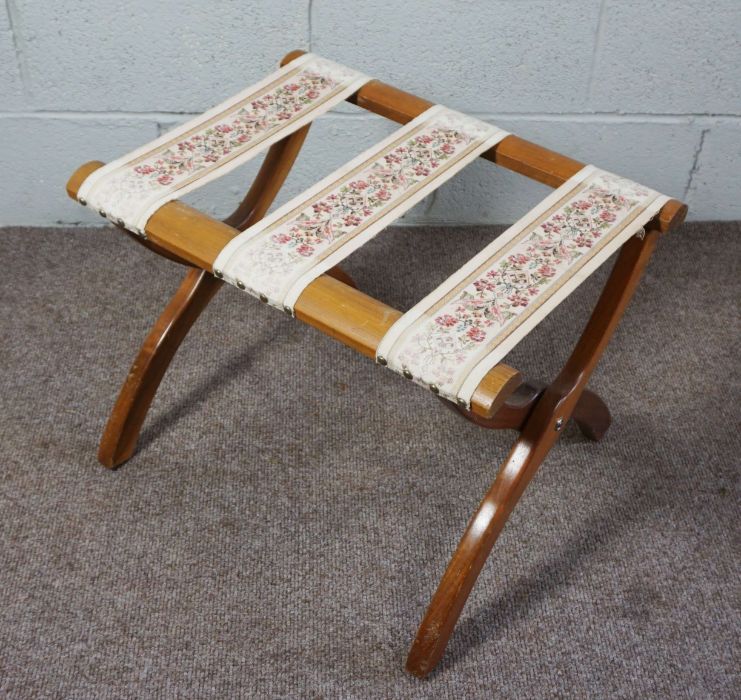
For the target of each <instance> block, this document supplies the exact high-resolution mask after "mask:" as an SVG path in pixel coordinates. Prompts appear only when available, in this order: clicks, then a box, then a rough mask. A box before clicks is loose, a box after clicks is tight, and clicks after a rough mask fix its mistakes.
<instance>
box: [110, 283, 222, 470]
mask: <svg viewBox="0 0 741 700" xmlns="http://www.w3.org/2000/svg"><path fill="white" fill-rule="evenodd" d="M222 284H223V283H222V282H221V280H217V279H216V278H215V277H213V276H212V275H211V274H209V273H208V272H205V271H203V270H195V269H191V270H189V271H188V272H187V274H186V275H185V278H184V279H183V281H182V282H181V284H180V288H179V289H178V291H177V292H176V293H175V296H173V298H172V299H171V300H170V303H169V304H168V305H167V307H165V310H164V311H163V312H162V315H161V316H160V317H159V318H158V319H157V322H156V323H155V324H154V327H153V328H152V330H151V331H150V332H149V335H148V336H147V339H146V340H145V341H144V344H143V345H142V347H141V349H140V350H139V354H138V355H137V357H136V360H134V364H133V365H132V367H131V369H130V370H129V374H128V376H127V377H126V381H125V382H124V385H123V387H122V388H121V392H120V393H119V395H118V400H117V401H116V404H115V406H114V407H113V411H112V412H111V415H110V417H109V418H108V423H107V425H106V427H105V430H104V432H103V437H102V439H101V441H100V447H99V448H98V460H99V461H100V463H101V464H102V465H103V466H106V467H110V468H113V467H117V466H119V465H120V464H123V462H125V461H126V460H127V459H129V458H130V457H131V455H132V454H134V450H135V449H136V443H137V441H138V439H139V432H140V431H141V427H142V423H144V419H145V418H146V415H147V411H148V410H149V406H150V404H151V403H152V399H153V398H154V395H155V394H156V393H157V389H158V387H159V385H160V382H161V381H162V377H164V375H165V372H166V371H167V368H168V367H169V366H170V362H171V361H172V358H173V357H174V356H175V353H176V352H177V349H178V348H179V347H180V343H182V342H183V339H184V338H185V336H186V335H187V333H188V331H189V330H190V327H191V326H192V325H193V324H194V323H195V321H196V319H197V318H198V316H200V314H201V312H202V311H203V309H205V308H206V306H207V304H208V302H209V301H211V298H212V297H213V296H214V294H216V292H217V291H218V290H219V288H220V287H221V285H222Z"/></svg>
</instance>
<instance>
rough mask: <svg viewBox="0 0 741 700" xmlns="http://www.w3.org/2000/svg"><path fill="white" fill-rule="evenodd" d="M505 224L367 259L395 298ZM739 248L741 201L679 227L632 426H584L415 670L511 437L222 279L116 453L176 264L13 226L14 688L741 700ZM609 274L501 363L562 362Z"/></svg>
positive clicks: (641, 365)
mask: <svg viewBox="0 0 741 700" xmlns="http://www.w3.org/2000/svg"><path fill="white" fill-rule="evenodd" d="M491 236H492V230H488V231H487V230H484V229H481V230H462V229H453V230H450V229H449V230H443V229H394V230H392V231H389V232H387V233H386V234H384V235H382V236H380V237H379V239H377V240H376V241H374V242H373V243H372V244H371V245H369V246H368V247H367V249H364V250H363V251H361V252H360V253H359V254H357V255H355V256H353V259H352V261H351V262H350V264H349V266H348V267H349V269H350V271H351V272H352V273H353V274H354V275H355V276H356V278H357V281H358V282H359V284H360V286H361V288H363V289H365V290H366V291H369V292H370V293H373V294H375V295H377V296H379V297H381V298H383V299H384V300H386V301H388V302H389V303H392V304H395V305H397V306H398V307H400V308H405V307H408V306H409V305H410V304H411V303H412V302H414V301H415V300H417V299H418V298H420V297H421V296H422V295H423V294H424V293H425V292H426V291H428V290H429V289H431V288H432V287H433V285H435V284H437V283H438V282H439V281H440V280H441V279H443V278H444V277H445V276H446V275H447V274H449V273H450V272H452V271H453V270H454V269H455V268H456V267H457V266H458V265H459V264H460V263H462V262H463V261H464V260H465V259H467V258H468V257H470V255H472V254H473V253H474V252H475V251H476V250H478V249H480V248H481V247H482V246H483V245H484V244H485V243H486V242H487V241H488V240H490V238H491ZM740 258H741V227H739V226H738V225H736V224H722V225H721V224H702V225H700V224H695V225H687V226H685V227H684V228H683V229H682V230H681V231H679V232H678V233H676V234H672V235H671V236H669V237H667V238H666V239H665V240H663V241H662V243H661V245H660V247H659V249H658V251H657V254H656V255H655V257H654V260H653V261H652V264H651V267H650V269H649V271H648V273H647V276H646V278H645V280H644V283H643V285H642V286H641V288H640V290H639V293H638V295H637V298H636V299H635V300H634V302H633V304H632V305H631V307H630V309H629V311H628V314H627V316H626V319H625V321H624V322H623V324H622V325H621V327H620V329H619V331H618V333H617V335H616V337H615V339H614V341H613V343H612V345H611V346H610V348H609V350H608V352H607V355H606V357H605V359H604V360H603V362H602V364H601V366H600V367H599V368H598V371H597V373H596V376H595V377H594V380H593V382H592V386H593V388H595V389H596V390H597V391H599V392H600V393H602V394H603V395H604V396H605V397H606V398H607V400H608V403H609V405H610V408H611V410H612V413H613V419H614V422H613V426H612V428H611V429H610V431H609V433H608V434H607V436H606V438H605V440H604V441H603V442H602V443H599V444H596V443H591V442H588V441H586V440H585V439H584V438H582V437H581V436H580V435H579V434H578V432H577V431H576V430H575V429H573V428H572V427H569V428H568V429H567V430H566V431H565V434H564V436H563V439H562V440H561V442H560V443H559V444H558V445H557V446H556V448H555V449H554V451H553V452H552V453H551V455H550V456H549V458H548V460H547V462H546V463H545V465H544V466H543V468H542V469H541V471H540V472H539V474H538V475H537V477H536V478H535V480H534V481H533V483H532V484H531V486H530V488H529V489H528V491H527V493H526V494H525V496H524V498H523V500H522V502H521V503H520V504H519V506H518V508H517V509H516V511H515V512H514V514H513V516H512V518H511V520H510V522H509V524H508V525H507V527H506V529H505V531H504V534H503V535H502V537H501V539H500V541H499V542H498V543H497V545H496V548H495V550H494V553H493V555H492V557H491V558H490V560H489V562H488V563H487V565H486V568H485V570H484V572H483V573H482V575H481V578H480V579H479V582H478V585H477V587H476V589H475V590H474V593H473V595H472V596H471V599H470V600H469V603H468V605H467V607H466V609H465V611H464V614H463V616H462V618H461V622H460V624H459V626H458V628H457V630H456V632H455V634H454V636H453V638H452V641H451V644H450V646H449V648H448V653H447V655H446V656H445V659H444V661H443V663H442V664H441V666H440V668H439V670H438V671H437V672H436V673H435V674H434V675H433V676H431V677H430V678H429V679H427V680H426V681H419V680H416V679H414V678H412V677H410V676H408V675H406V674H405V673H404V672H403V670H402V667H403V662H404V658H405V655H406V651H407V648H408V645H409V643H410V642H411V639H412V638H413V635H414V632H415V629H416V625H417V623H418V622H419V620H420V618H421V616H422V614H423V611H424V608H425V605H426V603H427V602H428V600H429V598H430V595H431V594H432V592H433V589H434V586H435V584H436V582H437V580H438V578H439V577H440V575H441V573H442V571H443V568H444V566H445V563H446V561H447V559H448V557H449V555H450V554H451V552H452V549H453V547H454V545H455V543H456V542H457V539H458V537H459V536H460V534H461V533H462V531H463V528H464V526H465V523H466V521H467V519H468V517H469V516H470V514H471V512H472V511H473V509H474V507H475V506H476V504H477V503H478V500H479V498H480V497H481V496H482V494H483V493H484V491H485V490H486V488H487V487H488V485H489V483H490V482H491V480H492V479H493V477H494V475H495V473H496V469H497V465H498V463H499V462H500V460H501V459H502V458H503V457H504V456H505V454H506V451H507V448H508V446H509V444H510V443H511V441H512V439H513V438H514V434H513V433H511V432H487V431H484V430H481V429H479V428H476V427H474V426H472V425H469V424H467V423H465V422H464V421H462V420H460V419H459V418H457V417H456V416H455V415H454V414H453V413H452V412H450V411H447V410H445V409H444V407H443V406H441V405H440V404H439V403H438V401H436V400H435V399H434V397H433V396H431V395H430V394H428V393H427V392H425V391H423V390H421V389H420V388H418V387H416V386H414V385H412V384H411V383H409V382H405V381H403V380H402V379H400V378H398V377H396V376H395V375H393V374H392V373H391V372H388V371H387V370H384V369H383V368H381V367H377V366H374V365H373V364H372V363H371V362H369V361H368V360H366V359H364V358H361V357H360V356H358V355H357V354H355V353H353V352H351V351H350V350H347V349H346V348H344V347H342V346H340V345H339V344H337V343H335V342H333V341H331V340H329V339H327V338H325V337H324V336H322V335H320V334H319V333H318V332H316V331H315V330H313V329H311V328H308V327H306V326H304V325H302V324H300V323H298V322H295V321H291V320H290V319H288V318H287V317H285V316H283V315H281V314H279V313H276V312H274V311H273V310H271V309H268V308H266V307H265V306H263V305H261V304H259V303H258V302H255V301H253V300H252V299H250V298H247V297H245V296H241V295H240V293H239V292H238V291H237V290H234V289H231V288H229V289H225V290H224V291H222V292H220V294H219V295H218V296H217V297H216V299H215V300H214V302H213V304H212V306H211V307H210V308H209V309H208V310H207V311H206V312H205V314H204V316H203V317H202V319H201V320H200V321H199V322H198V324H197V325H196V327H195V328H194V330H193V332H192V334H191V336H190V337H189V338H188V339H187V340H186V343H185V344H184V346H183V348H182V349H181V351H180V353H179V354H178V356H177V357H176V358H175V362H174V363H173V366H172V368H171V371H170V373H169V375H168V376H167V377H166V380H165V382H164V384H163V386H162V389H161V391H160V393H159V395H158V397H157V399H156V401H155V403H154V405H153V408H152V411H151V414H150V416H149V420H148V422H147V423H146V426H145V430H144V433H143V435H142V439H141V444H140V449H139V452H138V453H137V454H136V455H135V457H134V458H133V459H132V460H131V461H130V462H129V463H128V464H126V465H125V466H124V467H123V468H121V469H120V470H118V471H116V472H110V471H106V470H104V469H102V468H101V467H99V466H98V464H97V463H96V459H95V452H96V445H97V440H98V437H99V435H100V433H101V430H102V428H103V425H104V421H105V419H106V414H107V411H108V410H109V408H110V407H111V405H112V402H113V400H114V398H115V395H116V393H117V390H118V387H119V384H120V382H121V381H122V380H123V378H124V376H125V374H126V371H127V369H128V366H129V363H130V361H131V359H132V357H133V355H134V352H135V350H136V349H137V347H138V344H139V342H140V340H141V339H142V338H143V336H144V335H145V333H146V332H147V330H148V328H149V325H150V323H151V322H152V320H153V318H154V317H155V315H156V314H157V313H158V312H159V310H160V308H161V307H162V305H163V302H164V300H165V299H166V298H167V296H168V295H169V294H170V293H171V292H172V291H173V290H174V288H175V287H176V285H177V282H178V280H179V278H180V276H181V275H182V270H181V268H179V267H178V266H177V265H174V264H172V263H170V262H167V261H164V260H162V259H159V258H157V257H156V256H154V255H152V254H151V253H149V252H147V251H146V250H144V249H143V248H141V247H139V246H136V245H134V244H132V243H131V242H130V241H128V240H126V239H125V238H124V237H123V236H120V235H118V234H115V233H113V232H112V231H109V230H105V231H100V230H89V229H88V230H58V229H57V230H28V229H6V230H4V231H0V262H1V263H2V277H1V278H0V295H1V296H0V304H1V305H0V324H1V331H2V335H1V336H0V337H1V340H0V342H1V343H2V348H1V351H0V411H1V414H0V447H1V450H0V455H1V456H2V464H1V467H0V696H3V697H6V696H7V697H10V698H41V697H44V698H149V697H162V698H176V697H183V698H205V697H213V698H231V697H255V698H272V697H290V698H492V697H511V698H546V697H579V698H581V697H584V698H603V697H625V698H637V697H640V698H648V697H652V698H690V697H691V698H733V697H735V698H738V697H739V696H741V679H740V678H739V675H738V669H739V667H741V654H740V644H739V635H740V633H741V622H740V613H739V597H740V596H739V593H740V590H739V581H740V573H741V570H740V569H741V567H740V565H739V554H740V552H739V549H740V548H739V500H740V499H739V483H738V474H739V462H738V455H739V453H740V452H741V441H740V438H739V409H738V404H739V381H738V379H739V375H738V366H737V365H738V347H739V308H738V301H739V299H740V298H741V285H740V284H739V264H738V263H739V259H740ZM391 260H393V264H391V265H390V264H389V261H391ZM421 270H425V273H423V274H420V272H419V271H421ZM605 272H606V270H602V271H600V273H598V274H597V275H596V276H594V277H593V278H592V279H590V280H589V282H588V283H587V284H586V285H584V286H583V287H582V288H581V289H580V290H579V291H578V292H577V293H575V294H574V295H573V296H572V297H570V298H569V300H568V301H567V302H566V303H565V304H564V305H563V306H562V307H561V308H560V309H559V310H558V311H556V312H555V313H554V314H552V315H551V316H550V317H549V318H548V319H547V321H546V322H545V323H543V324H542V325H541V326H540V327H539V328H538V329H537V330H536V331H535V332H534V333H532V334H531V335H530V336H529V337H528V338H527V339H526V340H525V341H524V342H523V343H522V344H521V345H520V346H519V347H518V348H517V349H516V350H515V352H513V353H512V355H511V356H510V357H509V360H508V361H510V362H511V363H512V364H513V365H514V366H516V367H519V368H521V369H522V370H523V371H525V372H526V374H527V375H528V376H530V377H534V378H543V379H546V378H549V377H551V376H553V374H554V372H555V371H556V369H557V368H558V366H559V365H560V363H561V362H562V361H563V359H564V358H565V355H566V353H567V352H568V348H569V346H570V343H571V342H572V340H573V339H574V337H575V334H576V333H577V332H578V330H579V329H580V327H581V326H582V324H583V323H584V320H585V318H586V315H587V313H588V311H589V309H590V306H591V304H592V303H593V299H594V296H595V293H596V291H597V290H598V286H599V284H600V282H601V281H602V280H603V279H604V276H605Z"/></svg>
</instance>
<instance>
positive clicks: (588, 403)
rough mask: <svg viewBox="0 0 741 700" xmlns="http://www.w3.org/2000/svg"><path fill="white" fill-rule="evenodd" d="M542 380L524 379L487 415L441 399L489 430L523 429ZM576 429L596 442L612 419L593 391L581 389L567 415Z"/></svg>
mask: <svg viewBox="0 0 741 700" xmlns="http://www.w3.org/2000/svg"><path fill="white" fill-rule="evenodd" d="M545 389H546V385H545V384H542V383H533V382H530V381H528V382H525V383H523V384H521V385H520V386H519V387H517V389H516V390H515V391H514V392H513V393H512V394H511V395H510V396H509V398H507V400H506V401H505V402H504V403H503V404H502V406H501V408H500V409H499V410H498V411H497V412H496V413H495V414H494V415H493V416H492V417H491V418H483V417H481V416H477V415H476V414H475V413H473V412H472V411H469V410H467V409H465V408H462V407H461V406H458V405H457V404H454V403H451V402H450V401H444V400H443V399H441V401H443V403H444V404H446V405H447V406H449V407H450V408H452V409H453V410H454V411H455V412H456V413H459V414H460V415H462V416H463V417H464V418H465V419H466V420H469V421H471V422H472V423H474V424H475V425H478V426H479V427H481V428H487V429H489V430H503V429H509V430H523V429H524V427H525V424H526V423H527V419H528V418H529V417H530V414H531V413H532V412H533V409H534V408H535V406H536V404H537V403H538V401H539V400H540V399H541V397H542V396H543V393H544V392H545ZM571 418H572V420H573V421H574V423H576V424H577V426H578V427H579V430H581V432H582V433H583V434H584V435H585V436H586V437H588V438H589V439H590V440H594V441H595V442H598V441H600V440H601V439H602V438H603V437H604V435H605V433H606V432H607V430H608V428H609V427H610V423H611V422H612V418H611V416H610V411H609V409H608V408H607V405H606V404H605V402H604V401H603V400H602V399H601V398H600V397H599V396H598V395H597V394H595V393H594V392H593V391H590V390H589V389H584V391H583V392H582V394H581V396H580V397H579V401H578V402H577V404H576V406H575V408H574V412H573V414H572V416H571Z"/></svg>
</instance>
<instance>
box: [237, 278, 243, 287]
mask: <svg viewBox="0 0 741 700" xmlns="http://www.w3.org/2000/svg"><path fill="white" fill-rule="evenodd" d="M237 287H239V289H244V282H242V280H237Z"/></svg>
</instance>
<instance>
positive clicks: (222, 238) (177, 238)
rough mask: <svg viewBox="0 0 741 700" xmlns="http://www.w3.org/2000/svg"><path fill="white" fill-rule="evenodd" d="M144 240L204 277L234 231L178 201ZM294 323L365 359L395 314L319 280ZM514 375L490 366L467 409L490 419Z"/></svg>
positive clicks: (95, 164)
mask: <svg viewBox="0 0 741 700" xmlns="http://www.w3.org/2000/svg"><path fill="white" fill-rule="evenodd" d="M102 166H103V163H101V162H100V161H91V162H89V163H85V164H84V165H82V166H80V167H79V168H78V169H77V170H76V171H75V172H74V173H73V175H72V177H71V178H70V179H69V182H68V183H67V193H68V194H69V196H70V197H72V199H77V192H78V190H79V188H80V185H81V184H82V182H83V181H84V180H85V178H87V177H88V175H90V173H92V172H94V171H95V170H97V169H98V168H100V167H102ZM146 230H147V241H146V243H151V244H153V247H154V248H155V249H158V252H163V251H164V252H166V253H169V254H171V255H173V256H175V258H179V259H181V260H184V261H187V262H188V263H190V264H192V265H195V266H196V267H200V268H202V269H204V270H208V271H209V272H212V271H213V263H214V261H215V260H216V256H217V255H218V254H219V253H220V252H221V249H222V248H223V247H224V246H225V245H226V244H227V243H228V242H229V241H230V240H231V239H232V238H234V236H237V235H238V234H239V233H240V231H239V230H238V229H236V228H233V227H231V226H228V225H227V224H224V223H222V222H221V221H217V220H216V219H212V218H211V217H210V216H207V215H206V214H203V213H201V212H200V211H198V210H197V209H194V208H193V207H189V206H188V205H187V204H183V203H182V202H180V201H177V200H175V201H173V202H168V203H167V204H165V205H164V206H162V207H160V208H159V209H158V210H157V211H156V212H155V213H154V214H153V215H152V216H151V217H150V218H149V221H148V223H147V228H146ZM294 311H295V314H296V318H298V319H300V320H301V321H304V322H305V323H308V324H309V325H311V326H314V327H315V328H318V329H319V330H321V331H322V332H323V333H325V334H327V335H329V336H331V337H332V338H335V339H337V340H339V341H340V342H342V343H344V344H345V345H347V346H349V347H351V348H353V349H355V350H357V351H358V352H360V353H362V354H363V355H366V356H368V357H371V358H375V355H376V348H377V347H378V344H379V343H380V342H381V338H383V336H384V335H385V333H386V331H388V329H389V328H391V326H392V325H393V324H394V322H395V321H396V319H398V318H399V317H400V316H401V312H400V311H397V310H396V309H394V308H392V307H390V306H388V305H386V304H384V303H383V302H381V301H378V300H377V299H374V298H373V297H370V296H368V295H367V294H363V292H361V291H359V290H357V289H354V288H353V287H350V286H349V285H347V284H345V283H344V282H340V281H339V280H337V279H334V278H332V277H329V276H328V275H322V276H321V277H319V278H317V279H316V280H314V281H313V282H312V283H311V284H310V285H309V286H308V287H306V289H305V290H304V291H303V293H302V294H301V296H300V297H299V298H298V301H297V302H296V305H295V307H294ZM521 382H522V377H521V376H520V373H519V372H518V371H517V370H516V369H513V368H512V367H508V366H507V365H504V364H499V365H497V366H496V367H494V368H493V369H492V370H491V371H490V372H489V373H488V374H487V375H486V376H485V377H484V379H482V380H481V383H480V384H479V386H478V388H477V389H476V391H475V393H474V395H473V397H472V400H471V410H472V411H473V412H474V413H475V414H476V415H479V416H482V417H484V418H491V417H492V416H493V415H494V414H495V413H496V412H497V411H498V410H499V408H500V407H501V406H502V404H503V403H504V402H505V400H506V399H507V397H509V395H510V394H511V393H512V392H513V391H514V390H515V389H516V388H517V387H518V386H519V385H520V384H521Z"/></svg>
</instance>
